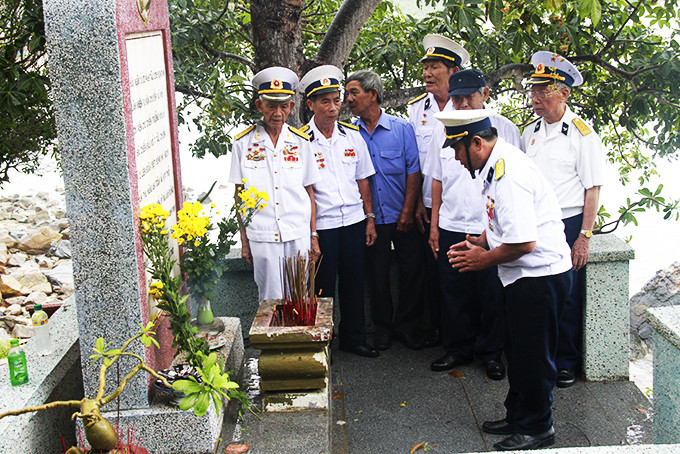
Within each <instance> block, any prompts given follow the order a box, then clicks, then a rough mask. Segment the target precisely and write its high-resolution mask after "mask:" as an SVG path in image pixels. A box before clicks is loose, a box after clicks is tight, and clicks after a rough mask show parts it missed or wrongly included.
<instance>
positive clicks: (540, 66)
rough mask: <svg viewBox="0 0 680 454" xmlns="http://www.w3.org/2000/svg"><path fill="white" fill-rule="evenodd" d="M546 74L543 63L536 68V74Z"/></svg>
mask: <svg viewBox="0 0 680 454" xmlns="http://www.w3.org/2000/svg"><path fill="white" fill-rule="evenodd" d="M544 72H545V65H544V64H543V63H539V64H538V66H536V74H543V73H544Z"/></svg>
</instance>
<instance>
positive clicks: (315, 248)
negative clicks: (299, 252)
mask: <svg viewBox="0 0 680 454" xmlns="http://www.w3.org/2000/svg"><path fill="white" fill-rule="evenodd" d="M311 246H312V248H311V254H312V260H313V261H314V262H316V261H317V260H319V257H321V248H320V247H319V238H318V237H315V236H313V237H312V245H311Z"/></svg>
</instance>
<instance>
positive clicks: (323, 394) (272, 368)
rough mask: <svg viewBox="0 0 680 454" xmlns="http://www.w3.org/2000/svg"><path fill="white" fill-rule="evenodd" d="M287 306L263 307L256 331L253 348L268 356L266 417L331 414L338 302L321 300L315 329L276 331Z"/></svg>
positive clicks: (262, 371) (262, 365)
mask: <svg viewBox="0 0 680 454" xmlns="http://www.w3.org/2000/svg"><path fill="white" fill-rule="evenodd" d="M282 303H283V302H282V300H276V299H275V300H264V301H262V302H261V303H260V306H259V308H258V310H257V314H256V315H255V319H254V320H253V324H252V326H251V328H250V344H251V345H252V346H253V347H255V348H257V349H260V350H262V353H261V354H260V359H259V366H258V369H259V375H260V378H261V388H262V392H263V400H264V403H265V411H284V410H299V409H305V408H327V407H328V385H329V366H330V357H329V355H330V349H329V343H330V340H331V337H332V335H333V298H318V306H317V309H316V317H315V320H314V323H313V324H312V325H307V326H276V325H277V324H279V323H277V321H276V320H275V314H276V313H277V305H281V304H282Z"/></svg>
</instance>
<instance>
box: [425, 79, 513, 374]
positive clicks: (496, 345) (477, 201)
mask: <svg viewBox="0 0 680 454" xmlns="http://www.w3.org/2000/svg"><path fill="white" fill-rule="evenodd" d="M449 96H450V97H451V100H452V101H453V105H454V106H455V108H456V110H471V109H483V108H484V102H485V101H486V100H487V99H488V98H489V88H488V87H487V86H486V80H485V79H484V76H483V75H482V73H481V72H479V71H477V70H474V69H465V70H462V71H458V72H456V73H455V74H453V75H452V76H451V77H450V78H449ZM490 119H491V125H492V126H493V127H494V128H496V130H497V133H498V136H499V137H501V138H503V139H504V140H506V141H507V142H509V143H511V144H513V145H515V146H519V142H520V134H519V129H518V128H517V126H515V125H514V124H513V123H512V122H511V121H510V120H508V119H507V118H505V117H503V116H501V115H498V114H493V115H491V116H490ZM437 123H438V126H437V128H435V132H434V135H433V137H434V139H433V140H432V142H431V144H430V152H429V153H428V156H427V159H426V161H425V166H424V168H423V173H425V174H426V175H429V176H430V177H431V179H432V224H431V231H430V247H431V251H430V253H431V254H433V256H434V257H436V258H437V261H438V264H439V276H440V283H441V292H442V298H441V325H442V345H443V347H444V351H445V355H444V356H443V357H441V358H439V359H437V360H436V361H434V362H433V363H432V364H431V365H430V368H431V369H432V370H435V371H444V370H450V369H453V368H454V367H457V366H459V365H461V364H467V363H469V362H471V360H472V356H473V355H475V356H476V357H478V358H479V359H480V360H482V362H483V363H484V367H485V371H486V374H487V376H488V377H489V378H490V379H492V380H502V379H503V378H504V377H505V366H504V365H503V361H502V359H501V354H502V353H503V342H504V340H505V324H504V317H503V305H502V296H501V284H500V281H499V280H498V275H497V274H498V273H497V270H496V267H489V268H486V269H484V270H480V271H475V272H473V273H460V272H458V270H455V269H453V268H451V266H450V265H449V263H448V258H447V257H446V253H445V252H446V251H448V249H449V247H450V246H451V245H453V244H456V243H459V242H460V241H463V240H465V236H466V234H473V235H480V234H481V233H482V232H483V231H484V222H483V217H484V213H483V212H482V210H480V209H479V207H480V206H481V204H482V195H481V191H482V179H481V178H476V176H475V174H474V173H472V174H471V173H470V172H468V171H467V170H466V169H465V167H463V166H462V165H461V164H460V162H458V161H457V160H456V159H455V156H454V151H453V148H450V147H444V146H443V145H444V142H445V141H446V138H445V135H446V132H445V130H444V125H443V124H442V123H441V122H437ZM440 250H441V251H444V252H442V253H440V252H439V251H440Z"/></svg>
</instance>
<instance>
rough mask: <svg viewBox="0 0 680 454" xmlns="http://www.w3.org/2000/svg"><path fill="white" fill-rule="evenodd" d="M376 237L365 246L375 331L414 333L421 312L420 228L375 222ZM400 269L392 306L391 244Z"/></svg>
mask: <svg viewBox="0 0 680 454" xmlns="http://www.w3.org/2000/svg"><path fill="white" fill-rule="evenodd" d="M375 229H376V231H377V233H378V239H377V240H376V242H375V244H374V245H373V246H371V247H368V248H366V267H367V269H366V276H367V279H366V284H367V288H368V295H369V299H370V304H371V318H372V320H373V323H374V325H375V329H376V331H382V332H393V333H394V334H396V335H409V334H413V333H414V332H415V331H416V329H417V328H418V325H419V324H420V321H421V318H422V313H423V303H424V299H423V278H424V269H423V260H424V258H423V248H422V239H421V238H420V232H418V230H417V228H416V227H413V228H412V229H411V230H409V231H408V232H400V231H398V230H397V224H396V223H393V224H377V225H376V226H375ZM392 244H394V252H395V256H396V260H397V268H398V271H399V286H398V288H399V298H398V302H397V306H396V308H394V307H393V301H392V294H391V291H390V257H391V245H392Z"/></svg>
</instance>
